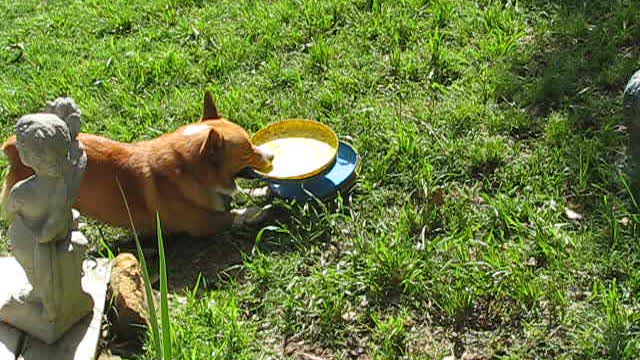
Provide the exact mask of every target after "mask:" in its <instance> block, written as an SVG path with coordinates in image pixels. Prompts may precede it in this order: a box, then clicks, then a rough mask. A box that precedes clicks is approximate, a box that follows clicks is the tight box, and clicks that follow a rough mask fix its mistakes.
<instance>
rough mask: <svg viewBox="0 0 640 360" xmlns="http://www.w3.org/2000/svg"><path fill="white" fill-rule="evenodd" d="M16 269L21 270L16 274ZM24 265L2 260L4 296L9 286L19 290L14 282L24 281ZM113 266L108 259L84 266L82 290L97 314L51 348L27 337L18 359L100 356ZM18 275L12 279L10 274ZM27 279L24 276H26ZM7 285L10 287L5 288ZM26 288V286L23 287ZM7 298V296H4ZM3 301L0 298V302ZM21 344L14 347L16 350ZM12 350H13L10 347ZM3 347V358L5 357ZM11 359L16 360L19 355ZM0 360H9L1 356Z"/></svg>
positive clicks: (66, 359) (89, 359) (65, 359)
mask: <svg viewBox="0 0 640 360" xmlns="http://www.w3.org/2000/svg"><path fill="white" fill-rule="evenodd" d="M15 266H18V269H17V270H16V268H15ZM19 266H20V265H19V264H18V263H17V261H15V259H13V258H0V274H3V275H4V277H5V279H7V280H10V281H7V282H5V281H3V282H2V283H1V284H0V294H6V292H5V286H11V287H12V290H15V289H19V288H20V286H19V284H16V280H15V279H14V278H19V277H20V275H19V274H20V271H19V270H21V269H20V267H19ZM111 266H112V262H111V261H110V260H108V259H89V260H85V261H84V263H83V268H84V276H83V277H82V288H83V290H84V291H86V292H87V293H89V294H90V295H91V298H92V299H93V304H94V308H93V314H91V315H87V317H85V318H84V319H82V320H81V321H80V322H78V323H77V324H76V325H74V327H72V328H71V329H70V330H69V331H68V332H67V333H66V334H65V335H64V336H63V337H62V338H61V339H60V340H58V341H57V342H56V343H54V344H52V345H47V344H45V343H43V342H41V341H40V340H38V339H35V338H33V337H30V336H27V337H26V339H25V342H24V347H23V348H24V349H25V350H24V353H23V354H22V355H20V357H19V358H18V359H21V360H44V359H47V360H58V359H60V360H93V359H94V358H95V356H96V347H97V344H98V339H99V337H100V328H101V324H102V316H103V314H104V306H105V299H106V295H107V284H108V283H109V278H110V276H111ZM16 273H17V274H18V275H17V276H12V275H10V274H16ZM23 276H24V275H23ZM5 284H6V285H5ZM22 286H24V285H22ZM0 296H2V297H4V295H0ZM2 300H3V299H2V298H0V302H1V301H2ZM1 330H2V328H0V339H3V338H2V331H1ZM11 339H12V338H8V340H7V343H6V344H9V345H10V344H13V342H12V340H11ZM2 342H4V341H2ZM18 344H19V342H18V343H16V345H13V347H14V349H11V350H12V351H14V352H15V351H16V350H15V347H17V345H18ZM7 348H8V349H9V346H7ZM1 349H2V345H0V354H2V350H1ZM12 356H13V357H10V358H8V359H11V360H15V355H12ZM0 360H5V359H4V358H3V357H2V356H0Z"/></svg>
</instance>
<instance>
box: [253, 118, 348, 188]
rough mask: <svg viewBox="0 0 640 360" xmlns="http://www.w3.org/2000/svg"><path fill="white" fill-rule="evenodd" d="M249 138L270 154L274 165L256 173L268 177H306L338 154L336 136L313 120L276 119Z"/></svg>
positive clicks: (327, 164) (329, 129)
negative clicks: (264, 171) (267, 170)
mask: <svg viewBox="0 0 640 360" xmlns="http://www.w3.org/2000/svg"><path fill="white" fill-rule="evenodd" d="M251 141H252V142H253V144H254V145H255V146H257V147H258V148H260V149H262V150H266V151H267V152H270V153H272V154H273V169H272V170H271V171H269V172H268V173H261V172H258V174H260V175H262V176H264V177H265V178H269V179H276V180H293V179H306V178H309V177H312V176H314V175H317V174H319V173H321V172H322V171H324V170H326V169H327V168H328V167H329V166H331V164H333V162H334V161H335V159H336V155H337V154H338V136H337V135H336V133H335V132H333V130H331V128H330V127H328V126H327V125H324V124H322V123H319V122H317V121H313V120H300V119H291V120H283V121H279V122H276V123H274V124H271V125H269V126H267V127H266V128H264V129H262V130H260V131H258V132H257V133H256V134H255V135H253V138H251Z"/></svg>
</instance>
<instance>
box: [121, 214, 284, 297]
mask: <svg viewBox="0 0 640 360" xmlns="http://www.w3.org/2000/svg"><path fill="white" fill-rule="evenodd" d="M290 218H291V214H290V213H289V212H288V211H287V210H285V209H282V208H277V209H274V210H273V211H272V213H271V215H270V217H269V219H268V220H267V221H266V222H265V223H263V224H258V225H252V226H243V227H239V228H230V229H228V230H225V231H223V232H221V233H219V234H217V235H213V236H210V237H191V236H188V235H180V234H178V235H163V239H164V249H165V259H166V264H167V276H168V288H169V292H170V293H174V294H177V295H181V294H184V293H185V291H190V290H192V289H194V288H195V286H196V284H197V283H198V282H199V289H200V290H206V289H209V290H210V289H213V288H216V287H217V286H218V284H219V282H220V279H221V278H225V277H227V278H228V277H229V276H232V277H236V276H240V270H239V268H238V267H236V265H240V264H242V263H243V261H244V259H245V256H246V254H251V253H252V251H253V250H254V247H255V246H256V237H257V235H258V233H259V232H260V230H261V229H262V228H263V227H264V226H269V225H273V224H276V223H280V224H282V223H287V222H288V221H289V219H290ZM140 243H141V246H142V249H143V252H144V255H145V260H146V263H147V267H148V270H149V276H150V278H151V280H152V286H153V287H154V288H156V289H157V288H158V285H159V268H158V266H159V253H158V242H157V238H156V237H155V236H144V237H140ZM110 250H111V252H112V253H113V255H114V256H117V255H118V254H120V253H124V252H129V253H132V254H134V255H135V256H136V257H138V256H137V249H136V244H135V239H134V236H133V235H132V234H130V233H125V234H121V235H120V236H118V237H116V238H115V239H112V241H110Z"/></svg>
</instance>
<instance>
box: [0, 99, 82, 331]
mask: <svg viewBox="0 0 640 360" xmlns="http://www.w3.org/2000/svg"><path fill="white" fill-rule="evenodd" d="M46 110H47V113H38V114H30V115H26V116H23V117H22V118H20V120H18V123H17V125H16V143H17V147H18V150H19V154H20V159H21V160H22V162H23V163H24V164H25V165H27V166H29V167H31V168H32V169H33V170H34V172H35V175H33V176H31V177H30V178H28V179H25V180H23V181H21V182H18V183H17V184H16V185H15V186H14V187H13V189H11V192H10V194H9V198H8V202H7V205H6V206H7V209H6V211H7V213H8V215H9V218H10V219H11V220H12V222H11V225H10V227H9V231H8V236H9V243H10V245H11V249H12V251H13V254H14V255H15V258H16V260H18V262H19V263H20V265H21V266H22V268H23V269H24V271H25V273H26V275H27V279H28V281H29V283H30V285H31V289H30V290H29V291H25V292H24V293H22V294H20V295H19V296H14V297H15V299H13V300H12V302H11V303H9V304H7V305H5V306H4V307H3V308H2V309H0V319H1V320H3V321H4V322H7V323H9V324H11V325H13V326H15V327H17V328H19V329H22V330H24V331H25V332H27V333H30V334H31V335H33V336H36V337H38V338H40V339H41V340H43V341H44V342H46V343H53V342H55V341H56V340H57V339H58V338H60V337H61V336H62V335H63V334H64V333H65V332H66V331H67V330H68V329H69V328H70V327H71V326H72V325H74V324H75V323H76V322H77V321H78V320H80V319H81V318H83V317H84V316H85V315H87V314H88V313H90V312H91V311H92V309H93V301H92V299H91V297H90V296H89V295H88V294H87V293H85V292H84V291H83V289H82V285H81V278H82V262H83V260H84V257H85V253H86V245H87V240H86V238H85V237H84V236H83V235H82V233H80V232H79V231H77V217H78V215H79V214H78V213H77V212H75V213H74V212H73V211H72V208H71V206H72V204H73V203H74V201H75V199H76V197H77V196H78V192H79V187H80V181H81V179H82V175H83V173H84V170H85V167H86V163H87V159H86V155H85V153H84V150H83V149H82V146H81V144H80V143H79V142H78V141H77V140H76V138H75V137H76V136H77V134H78V132H79V131H80V126H81V122H80V113H79V111H77V107H76V106H75V104H74V103H73V100H70V99H64V98H63V99H58V100H57V101H56V102H53V103H48V104H47V109H46ZM63 119H64V120H65V121H66V122H65V121H63Z"/></svg>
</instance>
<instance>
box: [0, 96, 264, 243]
mask: <svg viewBox="0 0 640 360" xmlns="http://www.w3.org/2000/svg"><path fill="white" fill-rule="evenodd" d="M203 113H204V115H203V120H202V121H201V122H198V123H195V124H191V125H186V126H183V127H181V128H179V129H177V130H176V131H174V132H172V133H169V134H165V135H162V136H160V137H159V138H156V139H153V140H149V141H141V142H137V143H133V144H127V143H121V142H117V141H113V140H110V139H107V138H104V137H101V136H96V135H90V134H84V133H81V134H80V135H78V139H79V140H80V142H81V143H82V144H83V146H84V148H85V151H86V153H87V160H88V161H87V169H86V172H85V175H84V178H83V180H82V183H81V186H80V195H79V196H78V199H77V201H76V203H75V206H74V207H76V208H77V209H78V210H80V212H81V213H83V214H84V215H87V216H90V217H93V218H95V219H97V220H99V221H102V222H105V223H108V224H111V225H115V226H120V227H129V226H130V221H129V217H128V214H127V211H126V209H125V205H124V201H123V199H122V195H121V193H120V190H119V188H118V181H119V182H120V184H121V185H122V188H123V189H124V193H125V196H126V199H127V202H128V204H129V207H130V209H131V213H132V217H133V220H134V224H135V227H136V230H137V231H140V232H142V233H153V232H154V231H155V213H156V211H158V212H159V214H160V219H161V222H162V227H163V230H164V231H166V232H168V233H178V232H186V233H189V234H190V235H193V236H203V235H210V234H213V233H215V232H217V231H219V230H220V229H222V228H223V227H225V226H227V225H230V224H231V223H232V222H233V215H232V214H230V213H229V212H228V211H227V209H225V206H224V205H225V201H224V197H223V194H224V195H228V194H229V193H231V192H232V191H233V190H234V189H235V182H234V179H235V177H236V175H237V174H238V173H239V172H240V171H241V170H242V169H244V168H246V167H253V168H256V169H262V170H264V169H267V168H268V167H269V166H270V161H269V159H268V157H267V156H265V155H264V154H262V153H261V152H260V151H259V150H258V149H257V148H256V147H255V146H253V145H252V144H251V142H250V140H249V135H248V134H247V133H246V131H244V130H243V129H242V128H241V127H240V126H238V125H236V124H234V123H232V122H230V121H228V120H226V119H223V118H219V116H218V113H217V110H216V109H215V104H213V101H212V100H211V97H210V95H207V96H206V97H205V106H204V110H203ZM211 116H215V117H216V118H215V119H213V118H211ZM2 150H3V151H4V153H5V154H6V156H7V158H8V161H9V171H8V173H7V176H6V179H5V184H4V187H3V193H2V202H3V203H4V202H5V201H6V198H7V196H8V192H9V191H8V189H11V188H12V187H13V185H14V184H15V183H16V182H18V181H20V180H23V179H25V178H27V177H29V176H31V175H32V174H33V171H32V170H31V169H30V168H29V167H26V166H25V165H24V164H22V162H21V161H20V158H19V156H18V150H17V148H16V142H15V136H11V137H10V138H9V139H8V140H7V141H6V142H5V143H4V145H3V146H2ZM116 179H117V180H116Z"/></svg>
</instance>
